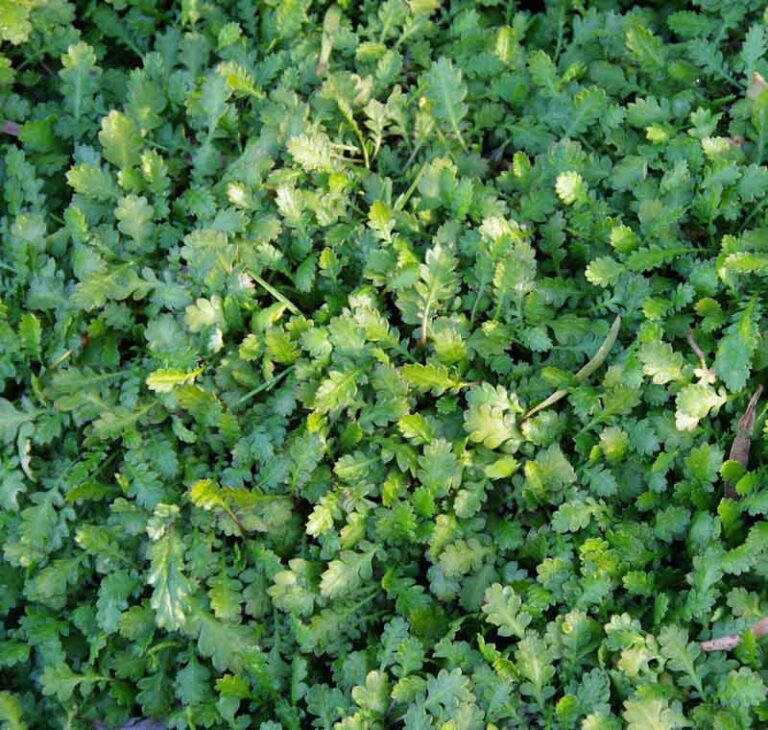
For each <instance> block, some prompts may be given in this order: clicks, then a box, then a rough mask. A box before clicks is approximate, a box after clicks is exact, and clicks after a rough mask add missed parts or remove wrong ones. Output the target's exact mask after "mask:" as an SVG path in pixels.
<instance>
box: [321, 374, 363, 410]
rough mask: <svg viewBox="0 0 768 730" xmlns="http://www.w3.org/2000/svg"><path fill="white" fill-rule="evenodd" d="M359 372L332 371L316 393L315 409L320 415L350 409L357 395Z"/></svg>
mask: <svg viewBox="0 0 768 730" xmlns="http://www.w3.org/2000/svg"><path fill="white" fill-rule="evenodd" d="M359 375H360V373H359V372H358V371H357V370H350V371H349V372H346V373H345V372H341V371H339V370H331V371H330V372H329V373H328V377H327V378H326V379H325V380H323V382H322V383H320V387H318V389H317V391H316V392H315V400H314V408H315V412H317V413H320V414H325V413H335V412H337V411H340V410H342V409H344V408H348V407H349V406H351V405H352V403H354V400H355V396H356V395H357V379H358V377H359Z"/></svg>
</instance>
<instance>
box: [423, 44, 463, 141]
mask: <svg viewBox="0 0 768 730" xmlns="http://www.w3.org/2000/svg"><path fill="white" fill-rule="evenodd" d="M424 80H425V83H426V92H427V98H428V99H429V100H430V102H431V103H432V112H433V114H434V116H435V118H436V119H437V121H438V122H442V123H444V124H446V125H447V126H448V128H449V129H450V130H451V131H452V132H453V133H454V134H455V135H456V137H457V138H458V140H459V143H460V144H461V146H462V147H464V148H466V146H467V145H466V143H465V142H464V137H462V134H461V127H460V125H461V122H462V121H463V120H464V117H465V116H466V114H467V105H466V104H465V103H464V99H465V98H466V96H467V87H466V85H465V83H464V79H463V76H462V73H461V70H460V69H457V68H456V67H455V66H454V65H453V63H452V62H451V60H450V59H448V58H446V57H445V56H441V57H440V58H439V59H438V60H437V62H436V63H433V64H432V66H431V68H430V69H429V71H428V72H427V73H426V75H425V78H424Z"/></svg>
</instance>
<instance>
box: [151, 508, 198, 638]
mask: <svg viewBox="0 0 768 730" xmlns="http://www.w3.org/2000/svg"><path fill="white" fill-rule="evenodd" d="M164 508H165V505H159V506H158V508H157V510H156V511H159V512H160V514H165V513H166V512H167V510H165V509H164ZM177 512H178V508H174V509H172V510H170V512H168V518H170V521H168V522H167V523H166V524H165V525H163V526H162V527H160V526H159V527H158V528H153V530H154V529H156V530H157V531H156V533H155V534H156V535H157V537H153V543H152V545H151V546H150V548H149V559H150V563H151V568H150V571H149V574H148V576H147V582H148V583H149V585H151V586H152V587H153V589H154V590H153V592H152V598H151V600H150V604H151V606H152V608H153V609H155V614H156V617H157V625H158V626H160V627H161V628H164V629H168V631H177V630H179V629H183V628H184V627H185V625H186V622H187V617H188V614H189V607H190V604H189V598H190V595H191V593H192V585H191V583H190V582H189V580H188V579H187V577H186V576H185V575H184V572H183V570H184V543H183V541H182V539H181V537H180V536H179V535H178V533H177V530H176V529H175V528H174V524H173V521H172V520H173V517H174V516H175V514H176V513H177ZM168 518H165V519H168ZM150 536H152V535H150Z"/></svg>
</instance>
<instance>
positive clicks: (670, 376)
mask: <svg viewBox="0 0 768 730" xmlns="http://www.w3.org/2000/svg"><path fill="white" fill-rule="evenodd" d="M637 354H638V357H639V358H640V362H641V363H643V373H644V374H645V375H647V376H648V377H649V378H651V380H652V381H653V382H654V383H656V384H657V385H664V384H665V383H669V382H670V381H671V380H679V379H680V378H681V376H682V370H683V356H682V354H681V353H679V352H674V351H673V350H672V346H671V345H670V344H669V343H667V342H660V341H658V340H653V341H651V342H644V343H643V344H642V345H640V349H639V350H638V353H637Z"/></svg>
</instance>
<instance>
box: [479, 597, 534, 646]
mask: <svg viewBox="0 0 768 730" xmlns="http://www.w3.org/2000/svg"><path fill="white" fill-rule="evenodd" d="M522 606H523V602H522V600H521V599H520V596H518V595H517V593H515V590H514V589H513V588H512V587H511V586H502V585H501V584H500V583H494V584H493V585H492V586H490V587H489V588H488V589H487V590H486V591H485V599H484V601H483V605H482V611H483V613H484V614H485V615H486V617H487V620H488V622H489V623H492V624H493V625H494V626H498V627H499V636H517V637H518V638H519V639H523V638H525V629H526V627H527V626H528V624H530V623H531V619H532V617H531V615H530V614H529V613H526V612H525V611H521V610H520V609H521V608H522Z"/></svg>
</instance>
